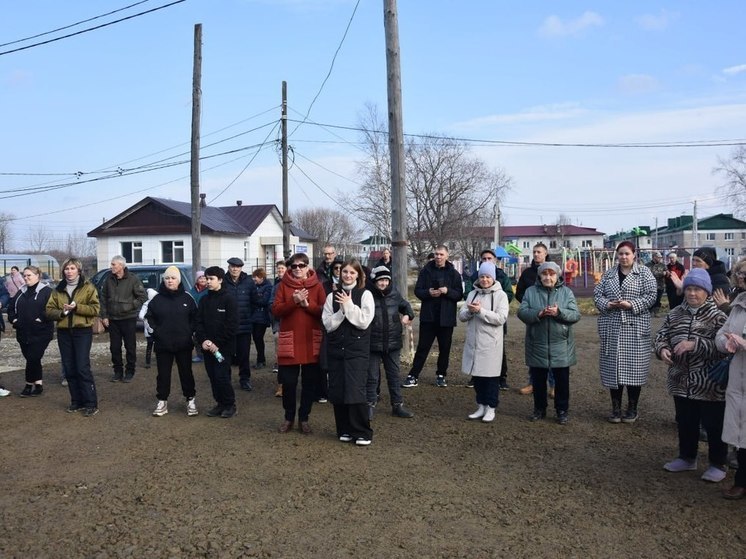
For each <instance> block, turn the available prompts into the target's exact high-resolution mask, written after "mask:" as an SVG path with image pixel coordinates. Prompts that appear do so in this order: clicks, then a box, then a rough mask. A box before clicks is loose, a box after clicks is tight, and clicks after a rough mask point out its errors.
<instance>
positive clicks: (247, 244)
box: [243, 241, 249, 262]
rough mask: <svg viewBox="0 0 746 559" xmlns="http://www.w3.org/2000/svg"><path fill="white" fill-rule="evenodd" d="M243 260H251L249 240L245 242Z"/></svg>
mask: <svg viewBox="0 0 746 559" xmlns="http://www.w3.org/2000/svg"><path fill="white" fill-rule="evenodd" d="M243 261H244V262H248V261H249V241H244V242H243Z"/></svg>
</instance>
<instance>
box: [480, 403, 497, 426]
mask: <svg viewBox="0 0 746 559" xmlns="http://www.w3.org/2000/svg"><path fill="white" fill-rule="evenodd" d="M494 419H495V408H491V407H489V406H485V410H484V417H483V418H482V421H484V422H485V423H489V422H490V421H493V420H494Z"/></svg>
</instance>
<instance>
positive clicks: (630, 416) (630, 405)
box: [622, 400, 639, 423]
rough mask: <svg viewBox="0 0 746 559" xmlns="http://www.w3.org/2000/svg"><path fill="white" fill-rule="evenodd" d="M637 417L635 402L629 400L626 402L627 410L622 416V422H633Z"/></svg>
mask: <svg viewBox="0 0 746 559" xmlns="http://www.w3.org/2000/svg"><path fill="white" fill-rule="evenodd" d="M638 417H639V415H638V413H637V402H633V401H632V400H630V401H629V402H627V411H625V412H624V415H623V416H622V423H634V422H635V421H637V418H638Z"/></svg>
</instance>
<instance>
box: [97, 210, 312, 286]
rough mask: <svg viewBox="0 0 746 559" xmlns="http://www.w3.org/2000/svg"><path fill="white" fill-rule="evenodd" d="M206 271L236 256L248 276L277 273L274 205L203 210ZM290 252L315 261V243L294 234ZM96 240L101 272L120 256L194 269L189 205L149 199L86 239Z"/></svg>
mask: <svg viewBox="0 0 746 559" xmlns="http://www.w3.org/2000/svg"><path fill="white" fill-rule="evenodd" d="M201 233H202V255H201V256H202V265H203V266H205V267H207V266H222V267H223V268H225V267H226V261H227V260H228V258H231V257H232V256H238V257H239V258H241V259H242V260H243V261H244V263H245V266H246V268H245V269H246V270H248V271H249V273H250V272H251V270H252V269H253V268H256V267H263V268H265V269H267V271H268V273H274V263H275V261H276V260H279V259H281V258H283V246H282V214H281V213H280V211H279V210H278V209H277V206H275V205H274V204H265V205H257V206H244V205H243V204H241V203H240V202H238V203H237V204H236V205H235V206H221V207H213V206H205V207H203V208H202V226H201ZM290 233H291V237H290V251H291V252H304V253H307V254H308V255H309V257H312V255H313V243H314V241H316V239H315V238H313V237H311V236H310V235H309V234H308V233H306V232H305V231H303V230H301V229H299V228H298V227H293V226H291V228H290ZM88 236H89V237H94V238H95V239H96V255H97V258H98V265H99V268H101V267H105V266H107V265H108V264H109V261H110V260H111V258H112V257H113V256H115V255H117V254H121V255H122V256H124V258H125V259H126V260H127V262H128V263H131V264H191V263H192V213H191V204H190V203H188V202H177V201H174V200H166V199H163V198H153V197H150V196H149V197H147V198H144V199H143V200H141V201H140V202H138V203H137V204H135V205H134V206H131V207H130V208H127V209H126V210H124V211H123V212H122V213H120V214H119V215H117V216H116V217H114V218H112V219H110V220H108V221H106V222H105V223H103V224H101V225H99V226H98V227H96V228H95V229H93V230H92V231H90V232H89V233H88Z"/></svg>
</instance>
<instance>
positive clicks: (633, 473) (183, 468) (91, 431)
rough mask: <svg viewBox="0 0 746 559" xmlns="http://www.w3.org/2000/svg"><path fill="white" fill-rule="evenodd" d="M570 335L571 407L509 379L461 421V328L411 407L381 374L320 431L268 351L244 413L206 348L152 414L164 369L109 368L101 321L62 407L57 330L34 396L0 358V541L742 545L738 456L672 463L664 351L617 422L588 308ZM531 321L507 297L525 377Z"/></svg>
mask: <svg viewBox="0 0 746 559" xmlns="http://www.w3.org/2000/svg"><path fill="white" fill-rule="evenodd" d="M660 323H661V319H656V320H655V326H656V327H657V326H659V325H660ZM576 337H577V340H578V356H579V360H580V363H579V364H578V366H576V367H574V368H573V369H572V373H571V404H570V414H571V415H570V423H569V424H568V425H567V426H564V427H563V426H559V425H557V424H556V423H555V422H554V417H553V414H551V413H550V416H551V417H550V418H548V419H547V420H545V421H542V422H539V423H530V422H529V421H528V419H527V417H528V415H529V414H530V412H531V410H532V399H531V397H530V396H521V395H519V394H518V393H517V392H516V391H515V390H511V391H509V392H504V393H502V398H501V403H500V406H499V410H498V416H497V419H496V421H495V422H494V423H492V424H484V423H482V422H479V421H477V422H470V421H467V420H466V415H467V414H468V413H470V412H472V411H473V409H474V407H475V404H474V395H473V391H471V390H469V389H466V388H465V387H464V382H465V379H464V377H463V376H462V375H460V374H459V370H460V361H461V347H462V338H463V327H460V328H459V329H457V334H456V339H457V341H456V343H455V344H454V349H453V352H452V356H451V374H450V376H449V387H448V388H445V389H443V388H436V387H435V386H434V385H433V381H434V369H433V366H432V364H433V362H434V361H430V362H428V367H427V368H426V370H425V371H424V372H423V374H422V377H421V382H420V386H419V387H417V388H414V389H407V390H405V394H404V396H405V402H406V404H407V405H408V406H410V407H411V408H412V410H413V411H414V412H415V413H416V417H415V418H414V419H398V418H394V417H392V416H391V415H390V414H389V413H388V412H389V406H388V397H387V395H386V391H385V390H384V399H383V401H382V402H381V403H380V404H379V408H378V414H377V415H376V417H375V420H374V429H375V434H374V442H373V444H372V445H371V446H370V447H367V448H365V447H356V446H354V445H350V444H343V443H340V442H339V441H337V439H336V438H335V436H334V435H335V433H334V421H333V415H332V409H331V407H330V405H329V404H319V405H315V406H314V409H313V412H312V414H311V424H312V427H313V428H314V433H313V434H312V435H311V436H303V435H301V434H300V433H298V432H297V431H295V432H292V433H288V434H285V435H281V434H279V433H278V432H277V426H278V425H279V423H280V422H281V420H282V410H281V404H280V400H279V399H277V398H275V397H274V396H273V392H274V380H275V379H274V375H273V374H271V372H270V371H271V370H270V369H264V370H261V371H257V372H255V373H254V378H253V383H254V387H255V389H254V391H253V392H251V393H247V392H241V391H237V405H238V415H237V416H236V417H235V418H233V419H228V420H226V419H220V418H208V417H206V416H205V415H204V411H206V410H207V408H208V407H209V406H211V405H212V403H213V402H212V399H211V397H210V394H211V393H210V388H209V383H208V381H207V378H206V375H205V373H204V368H203V367H202V366H201V365H197V366H195V372H196V377H197V401H198V404H199V407H200V412H201V413H200V415H199V416H198V417H191V418H190V417H187V416H186V413H185V407H184V402H183V398H181V394H180V389H179V387H178V380H177V378H176V375H174V385H173V391H172V395H171V399H170V408H169V409H170V413H169V414H168V415H167V416H165V417H162V418H156V417H152V416H151V411H152V409H153V407H154V404H155V369H149V370H145V369H143V368H140V369H139V370H138V373H137V375H136V377H135V380H134V382H133V383H131V384H122V383H111V382H109V376H110V370H109V362H108V358H107V355H108V353H107V345H108V338H107V337H106V336H105V335H103V336H98V337H97V339H96V344H95V351H94V353H95V356H96V357H95V376H96V381H97V386H98V391H99V398H100V408H101V413H99V414H98V415H97V416H96V417H94V418H89V419H86V418H83V417H81V415H80V414H68V413H65V407H66V406H67V404H68V403H69V395H68V392H67V389H66V388H64V387H62V386H61V385H60V383H59V364H58V362H57V359H58V356H57V351H56V342H53V343H52V345H50V349H49V352H48V359H47V360H46V373H45V374H46V383H45V386H46V390H45V391H44V394H43V395H42V396H41V397H39V398H34V399H30V398H27V399H23V398H19V397H18V396H17V393H18V392H19V391H20V389H21V388H22V386H23V375H22V372H21V371H19V370H15V371H9V372H5V373H3V374H0V383H2V384H4V385H5V386H6V387H8V388H10V389H11V390H13V392H14V394H13V395H11V396H8V397H6V398H2V399H0V424H1V425H2V432H1V438H0V445H1V453H2V454H1V456H2V458H1V459H0V482H1V483H0V504H1V506H0V518H1V519H2V523H1V524H0V557H2V558H6V559H11V558H46V557H49V558H78V557H80V558H97V559H104V558H145V557H152V558H182V557H183V558H193V557H194V558H197V557H205V558H211V559H212V558H215V559H217V558H236V557H274V558H296V557H297V558H300V557H303V558H308V557H324V558H348V557H376V558H377V557H387V558H391V557H393V558H397V557H406V558H411V557H443V558H461V557H463V558H477V557H584V558H588V557H625V558H629V557H635V558H636V557H656V558H657V557H666V558H672V557H686V558H689V557H707V558H712V557H744V556H746V530H744V527H745V526H746V503H745V502H729V501H726V500H724V499H722V498H721V497H720V494H719V491H720V486H719V485H726V484H727V485H729V484H730V483H732V476H733V473H732V472H730V473H729V475H728V478H727V479H726V481H725V482H724V483H723V484H719V485H714V484H709V483H706V482H703V481H701V480H700V479H699V475H701V470H702V468H700V472H697V473H695V472H687V473H682V474H670V473H668V472H665V471H664V470H663V469H662V465H663V463H664V462H665V461H667V460H668V459H671V458H673V457H675V456H676V431H675V425H674V421H673V403H672V401H671V399H670V398H669V397H668V396H667V395H666V393H665V384H664V377H665V371H664V368H663V366H662V365H661V363H660V362H657V361H654V363H653V368H652V372H651V375H650V383H649V385H648V387H646V388H645V389H644V390H643V393H642V400H641V418H640V419H639V421H638V422H637V423H635V424H633V425H626V424H620V425H612V424H609V423H607V422H606V421H605V416H606V414H607V413H608V408H609V402H608V394H607V393H606V392H605V391H604V390H603V389H602V388H601V386H600V383H599V379H598V373H597V367H596V362H597V358H598V343H597V336H596V319H595V317H593V316H586V317H583V319H582V320H581V322H580V323H579V324H578V325H577V326H576ZM267 339H268V340H269V335H268V336H267ZM522 340H523V328H522V325H521V324H520V323H519V322H518V320H517V319H516V318H515V317H514V316H511V321H510V331H509V336H508V352H509V359H510V373H509V381H510V383H511V386H512V387H513V388H517V387H519V386H522V385H523V384H524V381H525V367H524V365H523V343H522ZM268 346H269V347H271V343H270V344H268ZM252 353H253V352H252ZM143 354H144V351H141V352H140V357H141V359H140V360H141V361H142V355H143ZM0 355H2V356H3V359H2V362H1V364H2V365H4V366H5V367H6V368H7V367H14V366H16V367H17V366H18V365H19V363H21V361H19V359H18V350H17V345H16V344H15V340H14V339H12V334H11V335H10V336H6V337H4V338H3V340H2V342H1V344H0ZM234 377H235V374H234ZM234 381H235V384H236V385H237V379H235V378H234ZM704 446H705V445H704V444H703V445H701V448H700V454H701V456H700V464H704V463H705V462H706V454H705V451H706V449H705V448H704Z"/></svg>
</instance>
